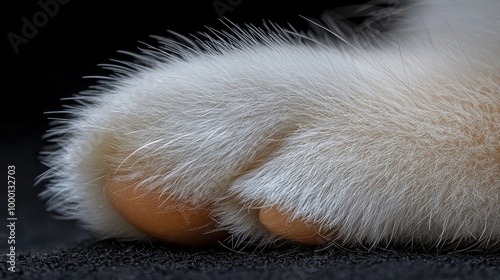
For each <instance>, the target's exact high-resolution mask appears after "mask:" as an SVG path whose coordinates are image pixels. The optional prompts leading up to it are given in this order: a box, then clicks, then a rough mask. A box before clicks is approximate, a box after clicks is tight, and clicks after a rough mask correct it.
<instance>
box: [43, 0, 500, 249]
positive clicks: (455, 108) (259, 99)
mask: <svg viewBox="0 0 500 280" xmlns="http://www.w3.org/2000/svg"><path fill="white" fill-rule="evenodd" d="M400 24H401V26H400V28H396V29H395V30H392V31H390V32H389V34H388V35H387V38H385V39H384V44H383V46H380V47H376V46H367V45H366V44H361V43H360V44H354V43H351V44H349V43H348V44H345V45H344V46H333V45H334V44H333V43H329V41H328V40H322V39H319V38H315V37H314V36H313V35H310V34H309V35H308V36H309V39H304V36H302V35H299V34H297V33H294V32H291V31H286V30H283V29H280V28H276V29H273V30H260V29H251V30H250V29H248V30H240V29H238V28H237V27H235V28H234V30H233V33H232V36H233V38H232V39H229V40H226V41H223V40H220V39H214V38H210V37H207V38H206V40H205V41H204V42H205V43H204V44H205V45H204V46H203V49H202V50H200V49H196V47H195V44H193V43H192V42H190V41H188V40H183V39H182V38H179V40H180V41H181V42H180V43H176V42H174V41H170V40H167V39H161V41H160V45H162V44H163V46H162V47H160V48H159V49H149V50H145V51H144V53H143V54H141V55H138V56H137V58H139V60H140V61H142V63H141V64H140V65H132V66H131V65H124V66H114V67H113V69H115V71H116V72H117V76H116V77H112V78H109V79H104V80H103V82H102V83H101V84H100V85H99V86H97V87H96V88H95V89H94V90H92V91H88V92H86V93H83V94H81V95H79V96H77V97H75V99H76V100H77V101H79V102H80V103H81V105H79V106H76V107H75V108H71V109H70V110H69V111H70V112H71V113H72V114H74V118H72V119H70V120H67V121H61V123H60V125H59V126H57V127H56V128H55V129H54V132H52V133H49V134H51V135H49V136H54V139H55V145H56V146H57V147H56V148H55V149H53V150H51V151H50V152H48V153H47V156H46V159H45V162H46V163H47V165H48V166H49V167H50V170H48V172H47V173H46V174H44V176H43V178H45V179H48V180H49V181H50V183H49V186H48V188H47V189H46V191H45V192H44V193H43V196H44V197H45V198H48V199H49V201H48V205H49V207H48V208H49V210H54V211H57V212H59V213H61V214H63V215H64V216H67V217H69V218H73V219H78V220H80V221H81V222H82V224H83V225H84V226H85V227H86V228H88V229H90V230H92V231H94V232H96V234H98V235H99V236H101V237H119V238H126V239H147V236H145V235H144V234H143V233H141V232H139V231H138V230H137V229H135V228H134V227H133V226H131V225H130V224H128V223H127V222H126V221H125V220H124V219H122V218H121V217H120V216H119V215H118V214H117V213H116V212H115V211H114V210H113V209H112V208H111V206H110V205H109V203H108V202H107V200H106V198H105V197H104V195H103V191H102V185H103V182H104V179H105V178H106V177H110V176H123V177H126V178H128V179H130V178H140V179H141V180H142V181H143V182H144V185H145V186H146V187H148V188H151V189H156V188H161V189H162V190H164V191H168V192H171V193H173V194H174V195H177V196H181V197H183V198H185V199H186V200H188V201H190V202H193V203H200V202H212V203H215V204H216V205H217V208H216V210H215V212H214V215H215V216H216V217H217V219H218V221H219V222H220V227H221V228H226V229H228V230H229V231H230V232H231V233H232V234H233V236H232V238H233V241H234V242H236V244H239V243H240V242H243V241H250V242H257V243H259V244H269V243H271V242H274V241H276V240H277V237H276V236H273V235H272V234H270V233H269V232H268V231H267V230H266V229H265V228H264V227H263V226H262V225H261V224H260V223H259V222H258V219H257V213H258V209H259V208H261V207H263V206H266V205H277V206H279V207H281V208H282V209H286V210H289V211H292V212H293V213H294V215H295V216H296V217H299V216H300V217H305V218H306V219H307V220H309V221H314V222H317V223H320V224H321V225H322V227H323V228H325V229H336V230H337V236H336V238H335V240H334V241H333V242H334V243H335V244H340V245H346V246H356V245H359V244H362V245H365V246H385V245H409V246H418V247H420V246H424V247H434V248H438V249H440V248H443V249H444V248H449V246H452V245H456V244H468V245H477V246H476V247H479V248H483V249H495V248H498V247H499V244H500V1H498V0H480V1H470V0H458V1H457V0H455V1H451V0H439V1H436V0H432V1H431V0H422V1H417V2H416V3H415V5H414V6H412V7H411V11H410V15H409V16H407V17H406V18H405V19H403V20H402V22H401V23H400ZM380 40H382V39H380ZM228 42H231V43H232V44H229V43H228ZM378 43H380V42H378ZM186 45H187V46H186ZM191 48H192V49H191ZM168 50H170V51H171V52H168ZM172 51H173V52H172ZM144 64H147V66H144Z"/></svg>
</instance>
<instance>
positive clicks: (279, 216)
mask: <svg viewBox="0 0 500 280" xmlns="http://www.w3.org/2000/svg"><path fill="white" fill-rule="evenodd" d="M290 216H291V215H290V214H288V213H285V212H283V211H281V210H279V209H278V208H276V207H265V208H262V209H260V212H259V220H260V222H261V223H262V224H263V225H264V226H265V227H266V228H267V229H268V230H269V231H270V232H272V233H274V234H276V235H278V236H281V237H284V238H286V239H288V240H291V241H295V242H299V243H303V244H307V245H319V244H324V243H326V242H328V241H329V240H328V238H327V236H329V234H328V233H327V232H326V231H324V230H322V229H321V226H320V225H318V224H314V223H308V222H305V221H304V220H303V219H300V218H298V219H293V218H291V217H290Z"/></svg>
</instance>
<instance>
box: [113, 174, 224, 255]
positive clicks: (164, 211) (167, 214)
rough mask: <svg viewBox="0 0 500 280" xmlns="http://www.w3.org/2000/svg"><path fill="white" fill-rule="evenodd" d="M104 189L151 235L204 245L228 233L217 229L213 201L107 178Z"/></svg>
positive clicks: (126, 216)
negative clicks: (174, 195) (185, 198)
mask: <svg viewBox="0 0 500 280" xmlns="http://www.w3.org/2000/svg"><path fill="white" fill-rule="evenodd" d="M104 193H105V196H106V198H107V199H108V201H109V203H110V204H111V205H112V206H113V208H114V209H115V210H116V211H117V212H118V213H119V214H120V215H121V216H122V217H123V218H124V219H125V220H127V221H128V222H129V223H130V224H132V225H133V226H135V227H136V228H138V229H139V230H141V231H143V232H145V233H147V234H149V235H150V236H151V237H153V238H156V239H159V240H162V241H166V242H169V243H175V244H179V245H188V246H200V245H209V244H212V243H215V242H216V241H218V240H222V239H224V238H225V237H226V236H227V233H226V232H223V231H217V227H216V222H215V221H214V220H213V219H212V217H211V212H212V210H213V207H212V206H211V205H193V204H191V203H187V202H185V201H183V200H181V199H176V198H172V197H170V196H168V195H166V194H159V193H156V192H153V191H150V190H147V189H145V188H141V187H137V183H135V182H125V181H118V180H112V179H110V180H107V181H106V183H105V186H104Z"/></svg>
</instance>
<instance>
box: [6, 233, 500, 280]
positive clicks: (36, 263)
mask: <svg viewBox="0 0 500 280" xmlns="http://www.w3.org/2000/svg"><path fill="white" fill-rule="evenodd" d="M18 269H19V272H17V273H11V272H7V271H6V269H5V268H3V267H2V269H1V271H2V272H1V276H2V279H141V280H146V279H197V280H199V279H297V280H301V279H489V280H495V279H500V256H499V255H498V254H481V253H448V254H433V253H422V252H402V251H372V252H364V251H345V250H339V249H330V250H318V248H301V249H298V248H295V249H290V248H287V249H285V248H282V249H278V250H269V251H264V252H262V251H255V250H245V251H241V252H232V251H230V250H228V249H225V248H206V249H185V248H172V247H169V246H166V245H160V244H137V243H121V242H117V241H115V240H106V241H101V242H95V243H82V244H80V245H79V246H76V247H74V248H71V249H67V250H60V251H53V252H48V253H38V254H27V255H24V254H23V255H21V256H20V257H19V263H18Z"/></svg>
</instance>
